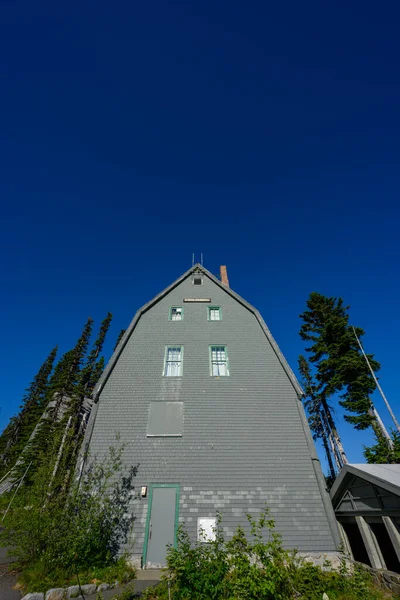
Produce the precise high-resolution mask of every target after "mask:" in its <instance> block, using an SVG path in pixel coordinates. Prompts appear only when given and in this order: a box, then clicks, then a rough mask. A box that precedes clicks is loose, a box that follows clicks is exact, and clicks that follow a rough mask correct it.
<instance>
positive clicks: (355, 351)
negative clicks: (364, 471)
mask: <svg viewBox="0 0 400 600" xmlns="http://www.w3.org/2000/svg"><path fill="white" fill-rule="evenodd" d="M348 309H349V307H348V306H345V305H344V303H343V300H342V298H334V297H332V298H329V297H326V296H323V295H322V294H318V293H316V292H312V293H311V294H310V297H309V299H308V301H307V310H306V311H305V312H304V313H303V314H301V315H300V317H301V318H302V320H303V324H302V326H301V329H300V336H301V338H302V339H303V340H304V341H306V342H311V345H310V346H309V347H308V348H306V351H307V352H309V353H310V357H309V362H310V364H311V365H313V367H314V369H315V373H316V375H315V377H316V380H317V382H318V386H320V391H321V393H322V394H323V398H325V400H328V398H331V397H337V396H338V397H339V404H340V405H341V406H342V407H343V408H344V409H345V411H346V412H345V415H344V418H345V420H346V421H348V422H349V423H351V424H352V425H353V426H354V427H355V428H356V429H359V430H363V429H367V428H368V427H372V429H373V430H374V432H375V435H376V437H377V439H380V438H381V437H382V436H383V437H384V434H385V432H384V430H383V428H382V427H381V425H380V422H379V420H378V419H377V413H376V411H375V409H374V407H373V404H372V400H371V395H372V393H373V391H374V390H375V388H376V384H375V381H374V378H373V376H372V375H371V372H370V371H369V368H368V365H367V363H366V361H365V359H364V356H363V355H362V352H361V350H360V347H359V344H358V341H357V338H356V337H355V335H354V331H355V332H356V334H357V336H358V338H361V337H362V336H363V335H364V333H365V332H364V330H363V329H361V328H360V327H355V328H353V327H352V326H351V325H350V324H349V314H348ZM367 356H368V359H369V361H370V364H371V367H372V368H373V370H374V371H377V370H379V368H380V364H379V363H378V362H377V361H376V360H375V359H374V357H373V355H367ZM326 416H327V419H328V422H329V426H330V427H331V428H332V432H333V431H334V429H336V427H335V424H334V421H333V420H332V421H331V419H330V417H329V412H327V413H326ZM339 443H340V438H339Z"/></svg>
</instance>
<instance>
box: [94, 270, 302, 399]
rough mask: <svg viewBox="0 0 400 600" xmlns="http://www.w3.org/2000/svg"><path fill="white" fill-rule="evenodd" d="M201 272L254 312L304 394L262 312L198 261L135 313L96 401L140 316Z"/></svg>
mask: <svg viewBox="0 0 400 600" xmlns="http://www.w3.org/2000/svg"><path fill="white" fill-rule="evenodd" d="M199 271H200V272H201V273H203V274H204V275H206V276H207V277H208V278H209V279H211V281H213V282H214V283H215V284H216V285H218V286H219V287H220V288H221V289H223V290H224V291H225V292H226V293H227V294H229V295H230V296H232V298H235V300H237V301H238V302H239V303H240V304H242V305H243V306H244V307H245V308H247V309H248V310H249V311H250V312H252V313H253V314H254V316H255V317H256V319H257V321H258V322H259V324H260V327H261V329H262V330H263V332H264V333H265V336H266V337H267V339H268V341H269V342H270V344H271V346H272V348H273V350H274V352H275V354H276V356H277V358H278V360H279V362H280V363H281V365H282V367H283V369H284V371H285V373H286V375H287V376H288V377H289V379H290V381H291V383H292V385H293V387H294V389H295V390H296V393H297V394H298V395H299V396H302V395H303V390H302V388H301V386H300V384H299V382H298V381H297V379H296V376H295V374H294V373H293V371H292V369H291V368H290V366H289V364H288V362H287V361H286V359H285V357H284V356H283V354H282V352H281V351H280V349H279V346H278V344H277V343H276V341H275V340H274V338H273V336H272V334H271V332H270V330H269V329H268V327H267V325H266V323H265V321H264V319H263V318H262V316H261V314H260V313H259V312H258V310H257V309H256V308H254V306H252V305H251V304H249V303H248V302H246V300H244V299H243V298H242V297H241V296H239V294H236V292H234V291H233V290H231V289H230V288H229V287H227V286H226V285H224V284H223V283H221V281H219V279H217V277H215V276H214V275H213V274H212V273H210V271H208V270H207V269H205V268H204V267H203V266H202V265H200V264H199V263H197V264H196V265H194V266H193V267H191V268H190V269H189V270H188V271H186V272H185V273H183V275H181V276H180V277H179V278H178V279H177V280H176V281H174V282H173V283H171V285H169V286H168V287H167V288H165V289H164V290H163V291H162V292H160V293H159V294H158V295H157V296H155V297H154V298H153V299H152V300H150V302H147V304H145V305H144V306H142V308H139V310H138V311H137V313H136V314H135V316H134V317H133V319H132V321H131V322H130V324H129V327H128V329H127V330H126V332H125V333H124V335H123V337H122V338H121V340H120V342H119V344H118V346H117V348H116V349H115V352H114V354H113V355H112V356H111V358H110V360H109V362H108V364H107V366H106V368H105V369H104V371H103V374H102V376H101V377H100V379H99V381H98V382H97V385H96V387H95V391H94V399H95V402H97V400H98V397H99V395H100V393H101V390H102V389H103V387H104V385H105V383H106V381H107V379H108V378H109V376H110V375H111V373H112V370H113V368H114V366H115V364H116V362H117V360H118V358H119V357H120V355H121V353H122V351H123V349H124V348H125V346H126V344H127V342H128V340H129V338H130V336H131V335H132V332H133V331H134V329H135V327H136V325H137V323H138V321H139V319H140V317H141V316H142V315H143V314H144V313H145V312H146V311H148V310H149V309H150V308H151V307H152V306H154V305H155V304H156V303H157V302H158V301H159V300H161V299H162V298H164V297H165V296H166V295H167V294H169V293H170V292H171V291H172V290H173V289H174V288H176V287H177V286H178V285H179V284H180V283H182V281H184V280H185V279H187V277H190V275H191V274H192V273H194V272H199Z"/></svg>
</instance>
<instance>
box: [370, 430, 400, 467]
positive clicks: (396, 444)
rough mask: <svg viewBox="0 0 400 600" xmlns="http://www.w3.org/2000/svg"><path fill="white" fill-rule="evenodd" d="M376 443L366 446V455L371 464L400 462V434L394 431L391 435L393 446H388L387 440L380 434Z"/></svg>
mask: <svg viewBox="0 0 400 600" xmlns="http://www.w3.org/2000/svg"><path fill="white" fill-rule="evenodd" d="M375 438H376V443H375V444H374V445H373V446H370V447H364V456H365V459H366V461H367V463H370V464H388V463H390V464H400V434H399V433H398V432H397V431H393V432H392V435H391V439H392V443H393V447H392V448H388V444H387V440H386V439H385V438H384V437H382V436H380V437H379V438H377V437H376V436H375Z"/></svg>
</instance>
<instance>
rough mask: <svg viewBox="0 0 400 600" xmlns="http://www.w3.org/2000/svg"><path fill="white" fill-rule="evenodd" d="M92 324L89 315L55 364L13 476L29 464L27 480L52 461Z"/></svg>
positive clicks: (70, 402) (62, 430)
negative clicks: (39, 413) (40, 413)
mask: <svg viewBox="0 0 400 600" xmlns="http://www.w3.org/2000/svg"><path fill="white" fill-rule="evenodd" d="M92 326H93V320H92V319H91V318H89V319H88V320H87V322H86V324H85V326H84V328H83V331H82V334H81V336H80V338H79V339H78V341H77V343H76V345H75V347H74V348H73V349H72V350H69V351H68V352H66V353H65V354H64V355H63V356H62V357H61V359H60V360H59V362H58V363H57V365H56V366H55V369H54V373H53V375H52V376H51V378H50V381H49V384H48V386H47V389H46V394H45V398H44V405H43V408H44V410H43V414H42V416H41V418H40V420H39V422H38V423H37V425H36V427H35V429H34V431H33V432H32V434H31V436H30V439H29V441H28V443H27V444H26V446H25V448H24V450H23V453H22V455H21V457H20V460H19V461H18V468H17V469H16V470H15V476H17V477H18V476H19V475H20V474H21V472H22V471H23V470H24V468H25V466H26V465H28V464H31V467H30V469H29V475H28V480H29V479H31V478H32V477H33V476H34V473H35V472H36V470H37V468H38V466H39V465H40V464H41V463H42V462H43V461H45V460H50V461H53V460H54V457H55V456H56V455H57V452H58V447H59V445H60V443H61V442H60V440H61V439H62V437H63V432H64V428H65V426H64V421H65V420H66V419H67V418H68V417H67V414H68V411H69V410H70V407H71V404H72V398H73V395H74V392H75V390H76V388H77V385H78V382H79V377H80V372H81V369H82V363H83V361H84V358H85V355H86V352H87V347H88V344H89V342H90V335H91V332H92Z"/></svg>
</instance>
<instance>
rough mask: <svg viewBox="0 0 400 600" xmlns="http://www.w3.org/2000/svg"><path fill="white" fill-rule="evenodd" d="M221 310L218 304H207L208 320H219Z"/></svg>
mask: <svg viewBox="0 0 400 600" xmlns="http://www.w3.org/2000/svg"><path fill="white" fill-rule="evenodd" d="M221 319H222V312H221V307H220V306H209V307H208V320H209V321H221Z"/></svg>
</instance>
